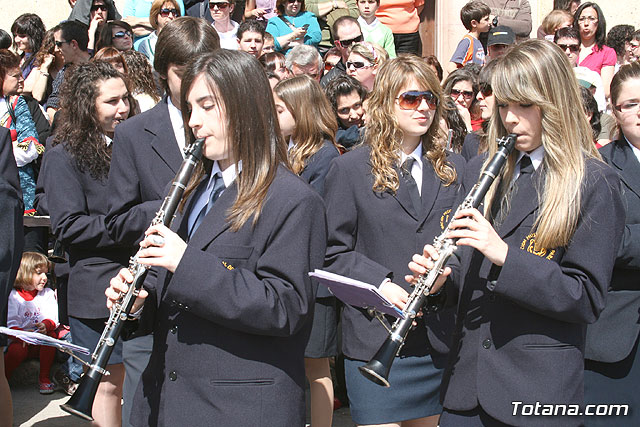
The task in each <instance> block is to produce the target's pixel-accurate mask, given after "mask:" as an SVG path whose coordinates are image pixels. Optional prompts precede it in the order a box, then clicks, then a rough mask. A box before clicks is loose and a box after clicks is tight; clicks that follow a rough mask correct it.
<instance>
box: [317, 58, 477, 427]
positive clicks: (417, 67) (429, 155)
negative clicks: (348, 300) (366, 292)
mask: <svg viewBox="0 0 640 427" xmlns="http://www.w3.org/2000/svg"><path fill="white" fill-rule="evenodd" d="M441 99H442V92H441V90H440V83H439V82H438V79H437V77H436V75H435V74H434V73H433V71H431V68H430V67H429V66H428V65H427V64H426V63H425V62H424V61H423V60H422V59H421V58H417V57H413V56H401V57H398V58H394V59H391V60H389V61H387V62H385V63H384V64H383V65H382V66H381V67H380V70H379V72H378V75H377V77H376V84H375V86H374V88H373V91H372V92H371V94H370V96H369V98H368V108H367V113H368V117H367V121H366V125H365V143H364V144H363V145H362V146H359V147H356V148H354V149H353V150H352V151H350V152H348V153H346V154H344V155H342V156H340V157H339V158H337V159H334V160H333V162H332V164H331V166H330V168H329V172H328V174H327V177H326V179H325V203H326V206H327V221H328V230H329V239H328V247H327V255H326V259H325V263H326V264H325V265H326V268H327V269H328V270H329V271H332V272H334V273H337V274H342V275H345V276H348V277H351V278H353V279H357V280H361V281H364V282H367V283H371V284H373V285H375V286H379V290H380V291H381V292H382V293H383V294H384V295H385V296H386V297H387V298H388V299H390V300H391V301H394V302H396V303H397V304H399V305H402V304H403V302H404V301H406V300H407V296H408V293H409V292H410V287H409V285H408V284H406V283H403V282H404V276H405V275H406V274H408V273H409V269H408V268H407V262H408V260H410V259H411V255H412V254H413V253H415V248H422V247H423V245H424V243H425V242H428V241H432V240H433V238H434V237H435V236H437V235H439V234H440V233H442V230H443V227H444V226H446V224H447V222H448V215H449V213H450V212H451V209H452V208H453V205H454V202H455V199H456V197H457V195H458V187H459V185H458V179H459V176H461V175H462V168H463V166H464V160H463V159H462V157H461V156H459V155H457V154H452V153H447V152H445V150H444V148H443V147H444V141H443V138H442V137H441V133H440V131H439V121H440V116H441V114H442V104H441ZM452 316H453V313H452V312H448V311H446V310H445V311H442V312H440V313H439V314H438V315H437V317H436V316H435V315H425V316H424V317H422V318H420V319H418V320H417V323H418V325H417V327H416V328H414V329H413V330H412V331H411V332H410V333H409V336H408V338H407V341H406V344H405V345H404V347H403V348H402V350H401V353H400V357H399V358H397V359H396V360H395V362H394V365H393V369H392V370H391V375H390V378H389V380H390V382H391V383H392V386H391V387H390V388H385V387H380V386H378V385H376V384H374V383H373V382H371V381H369V380H367V379H365V378H364V377H363V376H362V375H361V374H360V373H359V371H358V367H360V366H363V365H364V364H365V363H366V362H368V361H369V360H370V359H371V358H372V357H373V355H374V354H375V353H376V351H377V350H378V349H379V348H380V346H381V345H382V343H383V342H384V341H385V339H386V338H387V336H388V332H387V331H386V329H385V328H384V327H383V326H382V325H381V324H380V323H379V322H378V321H377V320H375V319H372V318H371V316H370V315H369V314H368V313H367V311H366V310H362V309H358V308H354V307H351V306H345V307H344V309H343V311H342V325H343V326H342V340H343V344H342V351H343V353H344V355H345V376H346V381H347V390H348V393H349V401H350V405H351V416H352V418H353V420H354V421H355V422H356V424H358V425H378V424H385V425H388V424H390V425H394V426H403V425H404V426H408V425H410V426H436V424H437V418H438V415H439V414H440V412H441V409H442V408H441V406H440V404H439V387H440V379H441V375H442V371H441V367H442V366H443V365H442V364H443V362H444V358H445V357H446V356H445V355H446V353H447V351H448V350H447V346H446V345H445V342H446V341H447V340H448V337H449V336H450V333H449V332H450V330H451V328H452V327H453V320H452ZM425 324H426V325H429V327H430V328H429V330H430V332H429V333H427V329H426V328H425Z"/></svg>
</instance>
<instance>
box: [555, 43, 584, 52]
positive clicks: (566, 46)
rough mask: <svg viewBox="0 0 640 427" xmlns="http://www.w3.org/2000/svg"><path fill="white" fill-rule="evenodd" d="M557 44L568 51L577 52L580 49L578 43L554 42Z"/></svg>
mask: <svg viewBox="0 0 640 427" xmlns="http://www.w3.org/2000/svg"><path fill="white" fill-rule="evenodd" d="M556 44H557V45H558V47H559V48H560V49H562V50H564V51H566V50H567V49H569V51H570V52H573V53H575V52H577V51H579V50H580V45H578V44H560V43H556Z"/></svg>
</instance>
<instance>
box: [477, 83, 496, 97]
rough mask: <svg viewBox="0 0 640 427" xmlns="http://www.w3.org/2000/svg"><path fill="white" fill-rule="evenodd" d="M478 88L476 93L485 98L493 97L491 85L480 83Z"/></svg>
mask: <svg viewBox="0 0 640 427" xmlns="http://www.w3.org/2000/svg"><path fill="white" fill-rule="evenodd" d="M479 86H480V87H479V88H478V92H480V93H481V94H482V96H484V97H485V98H486V97H488V96H491V95H493V89H491V85H490V84H488V83H480V84H479Z"/></svg>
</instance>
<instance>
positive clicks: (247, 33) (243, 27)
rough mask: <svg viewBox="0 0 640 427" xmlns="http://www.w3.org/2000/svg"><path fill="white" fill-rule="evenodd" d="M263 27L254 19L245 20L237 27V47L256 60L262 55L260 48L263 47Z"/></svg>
mask: <svg viewBox="0 0 640 427" xmlns="http://www.w3.org/2000/svg"><path fill="white" fill-rule="evenodd" d="M264 33H265V26H264V24H263V23H262V22H260V21H256V20H255V19H247V20H246V21H244V22H243V23H242V24H240V26H239V27H238V32H237V33H236V37H237V38H238V46H239V47H240V50H243V51H245V52H247V53H250V54H251V55H253V56H255V57H256V58H260V55H262V46H263V45H264Z"/></svg>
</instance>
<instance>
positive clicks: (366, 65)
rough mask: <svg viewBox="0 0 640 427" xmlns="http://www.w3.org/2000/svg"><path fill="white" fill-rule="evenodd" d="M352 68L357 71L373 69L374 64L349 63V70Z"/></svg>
mask: <svg viewBox="0 0 640 427" xmlns="http://www.w3.org/2000/svg"><path fill="white" fill-rule="evenodd" d="M351 67H353V68H355V69H356V70H359V69H360V68H369V67H373V64H367V63H365V62H362V61H347V69H348V68H351Z"/></svg>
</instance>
